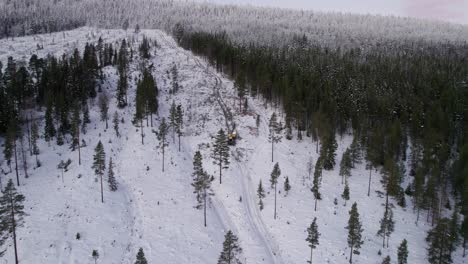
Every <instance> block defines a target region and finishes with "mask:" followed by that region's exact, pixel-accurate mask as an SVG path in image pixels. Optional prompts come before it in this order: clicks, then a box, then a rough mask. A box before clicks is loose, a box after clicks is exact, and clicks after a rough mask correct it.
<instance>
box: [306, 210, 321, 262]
mask: <svg viewBox="0 0 468 264" xmlns="http://www.w3.org/2000/svg"><path fill="white" fill-rule="evenodd" d="M307 234H308V235H307V238H306V241H307V242H309V247H310V261H308V263H310V264H312V253H313V250H314V249H315V248H317V246H318V245H319V244H320V243H319V238H320V233H319V231H318V226H317V218H316V217H314V220H313V221H312V223H311V224H310V226H309V227H308V228H307Z"/></svg>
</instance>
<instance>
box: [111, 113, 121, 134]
mask: <svg viewBox="0 0 468 264" xmlns="http://www.w3.org/2000/svg"><path fill="white" fill-rule="evenodd" d="M119 120H120V119H119V113H117V111H115V113H114V117H113V118H112V124H113V125H114V131H115V135H116V136H117V137H120V131H119Z"/></svg>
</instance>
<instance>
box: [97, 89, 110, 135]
mask: <svg viewBox="0 0 468 264" xmlns="http://www.w3.org/2000/svg"><path fill="white" fill-rule="evenodd" d="M99 110H100V113H101V121H105V122H106V129H108V128H109V124H108V122H107V120H108V119H109V98H107V96H106V95H105V94H102V95H101V96H100V97H99Z"/></svg>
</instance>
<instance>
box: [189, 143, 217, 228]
mask: <svg viewBox="0 0 468 264" xmlns="http://www.w3.org/2000/svg"><path fill="white" fill-rule="evenodd" d="M192 176H193V183H192V186H193V187H194V189H195V190H194V192H193V193H195V194H196V195H197V205H196V206H195V208H197V209H202V208H203V216H204V225H205V227H206V207H207V198H208V197H209V196H211V195H213V192H212V191H211V182H212V181H213V178H212V177H211V176H210V175H209V174H208V173H207V172H206V171H204V170H203V167H202V156H201V153H200V152H199V151H197V152H196V153H195V156H194V157H193V173H192Z"/></svg>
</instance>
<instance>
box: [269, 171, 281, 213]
mask: <svg viewBox="0 0 468 264" xmlns="http://www.w3.org/2000/svg"><path fill="white" fill-rule="evenodd" d="M280 175H281V169H280V167H279V164H278V162H277V163H276V164H275V166H274V167H273V171H272V172H271V174H270V183H271V188H274V190H275V209H274V217H273V218H274V219H276V193H277V191H276V186H277V185H278V178H279V177H280Z"/></svg>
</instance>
